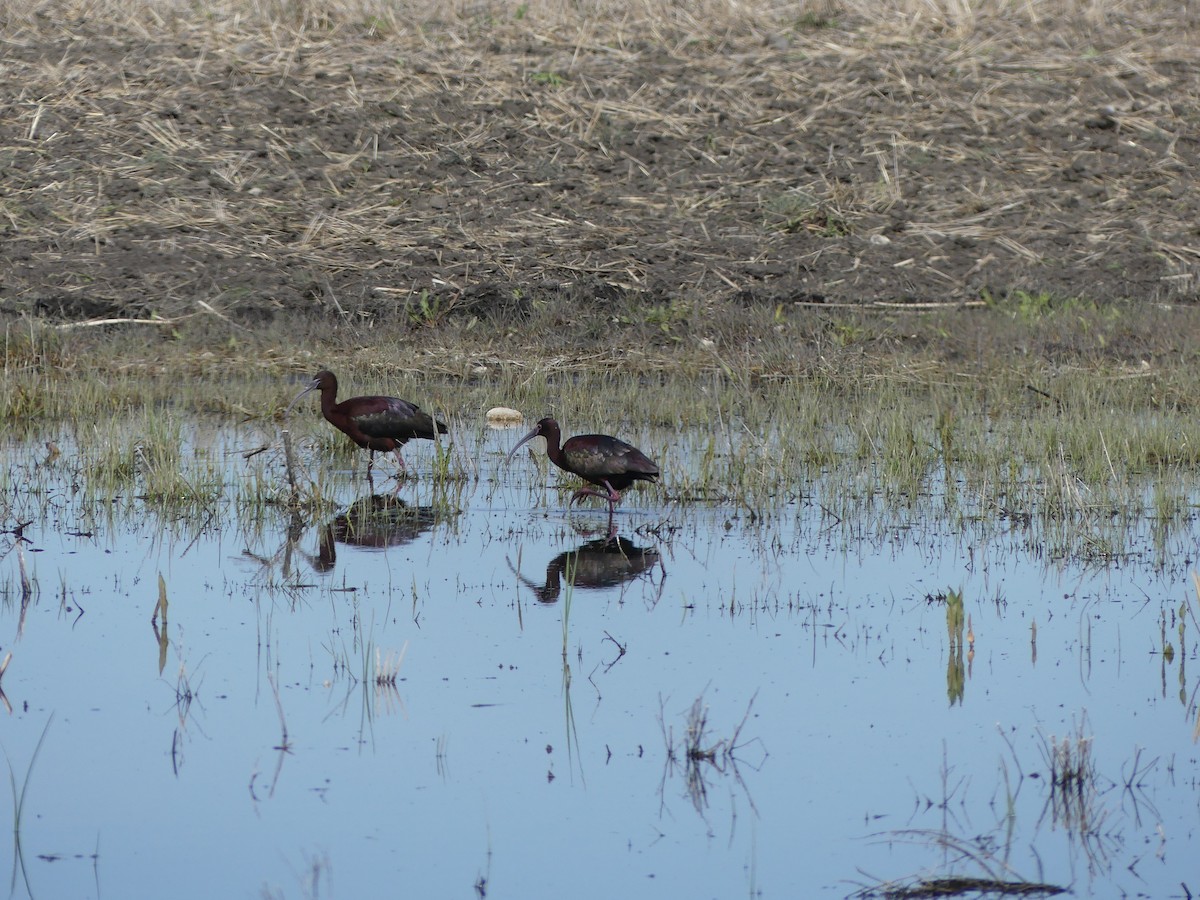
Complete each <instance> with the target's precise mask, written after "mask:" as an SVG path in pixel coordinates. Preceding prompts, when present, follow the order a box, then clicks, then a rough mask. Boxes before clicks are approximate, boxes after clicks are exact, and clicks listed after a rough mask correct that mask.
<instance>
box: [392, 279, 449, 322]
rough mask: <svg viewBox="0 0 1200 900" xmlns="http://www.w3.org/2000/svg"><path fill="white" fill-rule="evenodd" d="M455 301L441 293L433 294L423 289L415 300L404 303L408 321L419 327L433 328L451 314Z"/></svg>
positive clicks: (410, 299)
mask: <svg viewBox="0 0 1200 900" xmlns="http://www.w3.org/2000/svg"><path fill="white" fill-rule="evenodd" d="M452 307H453V303H452V302H450V301H448V300H446V299H445V298H444V297H443V296H442V295H441V294H431V293H430V292H429V290H428V289H422V290H421V292H420V293H419V294H417V296H416V300H415V301H413V300H412V298H409V301H408V302H406V303H405V305H404V311H405V314H406V315H407V316H408V321H409V322H410V323H412V324H413V325H415V326H416V327H418V328H432V327H434V326H436V325H438V324H439V323H440V322H442V321H443V320H444V319H445V318H446V316H447V315H448V314H449V312H450V310H451V308H452Z"/></svg>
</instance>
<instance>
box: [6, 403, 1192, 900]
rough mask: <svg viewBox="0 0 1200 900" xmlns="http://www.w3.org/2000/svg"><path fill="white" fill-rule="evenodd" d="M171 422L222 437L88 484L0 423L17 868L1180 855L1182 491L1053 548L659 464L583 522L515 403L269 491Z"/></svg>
mask: <svg viewBox="0 0 1200 900" xmlns="http://www.w3.org/2000/svg"><path fill="white" fill-rule="evenodd" d="M185 432H186V433H187V435H188V438H187V439H188V450H187V453H186V454H185V457H186V460H185V463H184V467H185V468H186V467H187V466H189V465H192V464H193V462H194V461H195V460H203V461H204V465H205V466H210V467H212V466H215V467H216V468H218V469H219V470H220V471H221V472H222V473H223V478H224V482H223V483H224V487H223V493H222V496H221V497H220V498H219V499H217V500H215V501H210V502H205V503H203V504H199V505H197V506H196V507H194V508H190V509H189V510H187V511H180V509H179V507H171V506H164V505H162V504H157V505H156V504H153V503H149V502H146V501H143V500H139V499H138V497H137V494H138V490H137V489H136V486H134V487H131V489H130V490H129V491H127V492H124V493H122V494H121V495H120V496H118V497H116V498H115V499H113V500H112V501H111V502H105V501H104V500H101V499H99V498H97V497H96V496H94V494H93V493H92V492H90V491H89V489H88V486H87V485H86V484H83V483H81V479H80V476H79V471H80V467H79V465H78V463H77V462H75V460H76V459H77V458H78V457H79V456H80V455H81V454H85V453H87V452H89V448H88V447H86V446H84V447H83V448H82V449H81V448H80V446H78V443H83V442H78V443H77V442H76V441H74V440H71V439H64V438H62V437H61V436H59V437H58V438H57V439H58V440H59V442H60V447H61V449H62V451H63V452H62V455H61V456H59V457H57V458H56V459H54V460H51V461H49V462H45V461H44V457H45V456H46V451H45V449H44V448H43V446H42V439H39V440H36V441H30V442H28V443H25V444H19V445H12V446H8V447H6V448H5V451H4V453H5V463H4V470H5V472H4V473H3V474H4V498H5V503H6V504H7V506H8V507H9V517H8V521H7V522H6V524H5V526H4V527H5V528H8V529H12V528H14V527H15V526H16V525H17V524H18V523H22V522H26V521H28V522H29V524H27V525H26V526H25V527H24V530H23V532H22V534H23V538H24V540H21V541H18V539H17V537H16V535H14V534H11V533H10V534H5V535H0V552H3V553H4V556H3V566H4V569H3V571H2V572H0V579H2V580H3V583H2V588H3V608H2V610H0V657H2V656H3V655H6V654H7V653H9V652H11V653H12V660H11V663H10V665H9V667H8V669H7V671H6V672H5V673H4V675H3V679H2V681H0V686H2V687H3V691H4V694H5V699H6V702H7V704H9V705H11V712H5V711H3V710H0V743H2V745H3V749H4V751H5V753H6V754H7V759H8V763H9V765H10V766H11V768H12V770H13V772H14V776H15V780H16V783H17V787H18V790H20V789H21V787H22V785H25V786H26V787H25V791H24V795H23V806H22V807H21V813H20V822H19V829H18V833H19V844H18V846H16V847H14V848H13V851H12V852H11V853H8V852H5V853H4V854H3V856H2V857H0V858H4V859H5V862H6V863H7V864H8V865H10V866H11V869H12V874H11V884H12V887H13V893H14V894H15V895H17V896H25V895H30V896H33V897H99V896H102V895H103V896H109V897H114V896H115V897H136V896H149V895H157V894H160V893H162V892H165V891H169V892H170V894H171V895H172V896H175V897H204V898H209V897H213V896H225V897H241V896H247V897H253V896H273V897H274V896H285V897H315V896H325V897H328V896H334V897H339V896H340V897H362V896H368V895H370V894H373V893H377V892H380V891H383V892H385V893H394V892H395V891H396V890H397V889H399V890H401V891H402V892H403V893H405V894H406V895H411V896H427V897H446V896H483V895H486V896H489V897H530V896H578V897H610V896H627V897H657V896H662V897H732V896H748V895H749V896H756V895H762V896H767V897H771V896H774V897H795V896H799V895H808V896H811V895H815V894H822V895H827V896H844V895H848V894H852V893H854V892H855V891H856V890H859V889H860V888H862V887H864V886H870V885H877V884H878V883H880V882H881V881H889V880H896V881H902V882H905V883H910V882H911V881H912V879H914V878H915V877H917V876H921V877H927V878H942V877H950V876H966V877H976V878H978V877H991V878H997V879H1002V880H1018V879H1022V878H1023V879H1027V880H1032V881H1039V882H1047V883H1050V884H1055V885H1059V886H1062V887H1066V888H1070V889H1071V890H1073V891H1074V892H1075V893H1076V894H1079V895H1082V896H1098V897H1109V896H1115V895H1117V894H1119V893H1121V892H1125V893H1128V894H1133V895H1146V896H1154V897H1166V896H1181V895H1182V888H1181V884H1182V883H1186V884H1187V886H1188V887H1189V888H1190V889H1191V891H1192V892H1193V893H1196V892H1197V889H1198V888H1200V880H1198V877H1197V875H1196V868H1195V860H1194V853H1195V851H1194V848H1195V846H1196V844H1197V833H1196V832H1197V829H1198V828H1200V815H1198V810H1200V764H1198V758H1197V744H1196V738H1197V727H1198V720H1197V707H1196V685H1197V680H1196V675H1195V674H1194V673H1195V671H1196V670H1197V669H1200V664H1198V663H1197V660H1196V652H1195V647H1196V642H1195V636H1196V631H1197V623H1196V620H1195V611H1196V609H1197V608H1198V606H1200V604H1198V603H1197V599H1196V588H1195V587H1194V586H1193V584H1192V581H1191V569H1192V563H1191V557H1192V555H1193V550H1194V548H1195V547H1196V546H1197V533H1196V523H1195V522H1194V521H1189V522H1187V523H1184V527H1183V529H1182V530H1181V531H1177V532H1175V533H1173V534H1171V535H1170V536H1169V538H1163V536H1162V535H1159V534H1155V533H1154V532H1153V531H1152V529H1151V528H1150V527H1149V526H1146V527H1139V526H1134V527H1133V528H1131V529H1130V530H1129V532H1128V535H1127V540H1128V547H1127V548H1126V549H1127V550H1128V553H1126V554H1123V555H1121V556H1119V557H1117V558H1105V559H1099V560H1097V559H1092V560H1079V559H1076V558H1064V557H1062V556H1058V555H1056V554H1053V553H1048V552H1047V551H1046V547H1047V546H1050V545H1053V543H1054V542H1053V540H1052V539H1051V537H1048V536H1046V535H1043V534H1039V533H1038V532H1037V526H1036V525H1032V524H1028V523H1021V522H1017V523H1012V522H1004V521H998V519H997V517H996V516H994V515H993V516H988V517H986V520H984V519H983V518H980V519H972V518H971V517H966V518H963V519H962V520H961V521H955V522H951V521H949V520H948V518H947V517H946V516H945V515H942V514H941V513H939V510H940V511H942V512H943V513H944V512H945V510H946V509H947V508H948V506H947V504H946V503H945V502H944V497H943V496H942V491H941V489H939V488H938V487H937V486H936V485H934V486H931V489H930V493H929V495H928V496H926V497H923V498H920V499H919V500H916V501H913V502H911V503H910V504H909V505H907V506H905V507H903V508H882V509H881V507H880V500H879V498H878V497H877V496H876V497H874V498H873V499H867V500H864V501H863V503H862V509H861V511H860V514H859V515H857V516H847V515H845V511H846V509H847V508H851V509H853V507H854V503H853V501H847V499H846V498H844V497H842V498H838V502H837V503H836V504H835V503H833V502H832V501H833V499H834V498H832V497H830V496H827V493H828V492H829V491H831V490H832V487H831V486H830V484H829V483H827V482H825V481H822V480H820V479H818V480H817V481H815V482H813V483H809V484H806V485H803V486H802V487H803V495H802V498H801V499H800V500H799V501H796V502H792V503H788V504H784V505H781V507H780V508H779V509H777V510H770V511H766V512H764V511H761V510H758V511H754V512H751V511H749V510H746V509H739V508H737V507H736V506H734V505H732V504H729V505H725V504H716V503H713V504H693V503H674V502H671V501H670V500H669V499H666V498H667V497H669V494H670V490H669V488H670V477H669V475H670V473H669V472H668V477H667V479H666V488H667V489H666V491H664V492H659V491H656V490H650V491H641V490H640V489H636V488H635V489H633V490H631V491H630V492H629V493H628V494H627V496H626V502H625V503H624V504H623V505H622V506H621V507H620V508H619V509H618V512H617V514H616V516H615V517H614V522H613V525H614V527H615V531H616V538H614V539H612V540H609V539H608V538H609V527H608V519H607V515H606V514H605V512H604V511H603V509H602V507H599V505H598V504H596V505H593V506H589V507H588V508H585V509H582V510H581V509H578V508H576V509H575V510H574V511H571V512H568V511H567V510H566V509H565V506H564V504H565V501H566V498H567V497H568V496H569V493H567V492H560V491H559V490H557V489H556V486H557V485H559V484H560V483H561V484H562V485H564V486H567V487H570V486H573V482H572V481H571V480H570V479H567V478H565V477H562V478H560V476H559V474H558V473H557V472H551V471H548V470H547V469H546V467H545V465H544V459H543V460H541V461H540V462H538V461H534V460H530V459H528V458H525V457H523V456H519V457H518V459H517V460H514V462H513V463H512V465H511V466H509V467H504V465H503V454H504V453H505V452H507V450H508V448H509V447H510V446H512V444H513V443H514V442H515V441H516V439H517V437H518V436H519V433H520V432H511V431H510V432H487V433H485V434H483V435H482V436H481V437H479V439H478V440H479V442H480V445H479V446H476V445H475V440H476V439H475V438H473V437H472V436H470V435H464V436H459V437H458V439H457V440H458V442H459V443H458V445H457V446H456V447H455V453H456V454H460V457H459V458H460V459H462V460H466V461H467V463H468V464H467V465H465V468H467V469H468V470H469V471H470V472H471V477H470V478H468V479H466V480H463V481H458V482H455V483H453V484H452V485H450V486H449V487H446V486H445V485H442V486H440V487H439V486H437V485H436V484H435V479H433V477H432V475H431V465H432V463H431V458H432V448H431V446H430V445H429V444H421V442H414V443H412V444H410V445H409V446H408V448H406V454H405V455H406V457H407V458H408V460H409V464H410V468H411V470H412V471H413V472H414V473H415V475H416V478H415V479H411V480H409V481H406V482H404V483H403V484H401V485H400V486H399V489H398V490H396V491H393V486H394V483H392V482H388V481H387V480H386V478H384V477H382V476H384V475H387V474H390V473H391V472H392V470H393V469H392V464H391V460H390V459H381V460H380V463H379V465H378V467H377V468H378V470H379V471H378V473H377V475H376V477H375V479H374V482H373V484H368V482H367V480H366V478H365V477H364V473H363V467H364V459H365V457H361V456H360V457H359V458H357V459H356V460H355V459H354V458H353V457H349V456H344V455H340V456H331V455H330V454H328V453H327V452H314V451H313V450H312V449H311V448H302V459H303V461H304V465H305V468H306V469H307V470H308V472H309V473H311V474H315V473H318V472H321V473H323V477H324V478H325V479H326V481H325V482H324V484H323V490H324V491H326V492H327V493H330V494H333V495H335V496H336V508H331V509H328V510H323V511H321V512H317V513H308V512H305V513H303V514H293V513H290V512H289V511H288V510H286V509H284V508H282V507H280V506H269V507H261V506H254V505H252V504H247V503H245V502H243V501H239V500H238V499H237V498H238V497H244V496H245V494H246V493H247V492H250V493H252V491H253V487H252V486H253V485H259V484H263V483H268V484H283V483H284V480H285V474H284V466H283V459H282V454H281V453H278V452H276V451H274V450H272V451H269V452H267V453H262V454H259V455H258V456H255V457H252V458H250V459H245V458H244V457H243V452H245V451H247V450H250V449H253V448H255V447H256V446H258V445H259V444H261V443H262V441H263V437H264V436H263V434H262V433H261V431H259V430H257V429H253V428H247V429H246V430H240V429H239V428H237V427H222V428H220V429H217V430H209V429H200V428H192V427H191V426H189V427H187V428H186V429H185ZM646 438H647V440H646V443H645V444H643V446H660V445H662V444H663V443H665V442H667V441H668V440H670V437H669V436H665V435H658V436H653V435H650V436H646ZM637 442H638V443H642V441H641V439H639V440H638V441H637ZM686 443H687V442H686V441H685V442H681V444H680V446H685V445H686ZM349 461H352V462H353V463H354V464H355V465H356V466H357V471H355V470H353V469H348V468H345V467H346V466H348V465H350V462H349ZM674 464H675V465H681V464H682V465H686V464H687V459H686V454H685V453H682V452H680V454H679V455H678V456H677V458H676V459H675V460H674ZM339 467H341V468H339ZM246 485H251V487H250V488H247V487H246ZM835 506H836V508H837V509H838V510H839V515H838V516H834V515H833V514H832V513H831V512H830V510H831V509H833V508H834V507H835ZM22 558H23V560H24V567H25V570H26V572H27V576H28V578H29V579H30V581H31V585H32V588H33V592H32V595H31V596H30V597H29V598H28V600H27V602H23V591H22V586H21V560H22ZM160 576H161V584H162V589H163V590H164V591H165V594H166V597H167V600H168V602H167V614H166V621H165V623H164V622H163V621H162V618H161V616H160V617H159V619H158V620H156V621H152V620H151V616H152V614H153V613H154V611H155V608H156V605H157V604H158V601H159V596H160ZM572 578H573V582H574V583H573V584H572V583H571V582H572ZM958 589H961V591H962V597H963V615H964V618H965V619H966V620H967V621H966V625H967V627H965V628H961V629H960V628H959V627H957V626H956V627H951V628H948V604H947V602H946V596H947V593H948V592H949V591H951V590H958ZM1181 605H1182V606H1184V607H1186V608H1185V609H1184V610H1183V620H1182V622H1183V632H1182V634H1181V633H1180V622H1181V619H1180V608H1181ZM1035 625H1036V628H1035ZM1164 634H1165V636H1166V639H1167V640H1169V641H1170V642H1171V643H1172V645H1173V650H1174V654H1173V656H1172V657H1171V658H1170V659H1169V660H1168V659H1167V658H1166V656H1165V655H1164V654H1163V653H1162V652H1161V650H1162V648H1163V638H1164ZM971 637H973V639H974V640H973V643H972V642H971V641H970V638H971ZM955 639H957V640H961V645H957V646H956V640H955ZM564 644H565V655H564ZM1189 670H1190V671H1189ZM377 673H382V675H383V676H384V678H383V683H380V682H379V681H378V680H377V677H376V676H377ZM390 674H394V675H395V676H396V677H395V682H394V684H392V683H389V682H388V678H387V676H388V675H390ZM693 710H694V711H695V712H697V713H699V714H700V715H701V716H702V717H703V718H702V723H703V725H702V727H701V728H700V729H699V730H698V731H697V730H696V727H697V724H698V723H699V722H700V721H701V720H700V719H699V718H696V717H693V716H691V715H690V714H691V713H692V712H693ZM689 724H691V725H692V727H693V738H692V739H691V746H693V747H694V748H695V749H697V750H699V751H702V752H701V753H698V754H694V755H693V757H692V758H689V754H688V747H689V733H688V729H689ZM43 734H44V737H43ZM39 740H41V741H42V743H41V746H40V749H37V748H38V742H39ZM1064 741H1065V742H1066V744H1065V747H1066V748H1067V754H1068V755H1067V758H1066V761H1067V762H1068V764H1071V765H1079V764H1083V773H1084V777H1083V778H1082V779H1081V780H1080V781H1078V782H1071V783H1069V784H1068V785H1067V789H1065V790H1064V789H1061V788H1055V787H1054V786H1053V785H1052V777H1051V776H1052V767H1051V759H1052V758H1053V757H1054V750H1053V748H1054V747H1060V748H1061V747H1062V746H1064V744H1063V742H1064ZM5 808H9V807H7V806H6V807H5ZM10 813H11V811H10Z"/></svg>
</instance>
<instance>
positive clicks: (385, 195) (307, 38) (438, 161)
mask: <svg viewBox="0 0 1200 900" xmlns="http://www.w3.org/2000/svg"><path fill="white" fill-rule="evenodd" d="M505 9H506V10H507V11H506V12H504V13H503V18H502V19H497V17H496V16H488V15H484V14H482V13H479V14H476V15H474V16H465V15H461V16H458V17H456V18H454V20H453V21H450V22H438V21H431V22H427V23H424V24H423V26H422V27H420V28H416V27H402V26H399V25H397V24H396V23H395V21H394V20H391V21H383V20H377V19H368V20H364V21H359V22H355V21H353V20H347V21H340V22H328V21H315V20H297V21H283V22H282V23H281V21H279V20H267V21H250V19H249V17H248V18H247V19H246V20H245V21H243V20H238V19H236V18H235V17H233V16H230V15H215V14H214V15H213V16H210V17H208V18H205V17H203V16H201V15H199V14H189V13H184V12H179V11H176V13H175V14H173V15H166V16H160V17H158V18H157V19H156V18H154V17H153V16H152V15H151V14H149V13H145V14H143V15H141V17H139V18H137V19H136V20H131V21H116V20H113V21H108V20H105V19H104V18H103V17H100V18H98V19H97V18H96V17H94V16H88V17H82V16H80V17H73V16H72V15H70V14H68V13H63V14H62V15H61V16H59V15H51V14H50V13H48V12H46V9H45V8H43V9H42V11H41V12H40V13H39V14H37V15H29V16H18V15H16V14H14V13H12V12H11V11H10V12H9V13H8V14H7V16H6V18H5V19H3V20H0V37H2V38H3V44H2V46H0V83H2V84H4V85H5V88H4V89H3V95H2V96H0V184H2V185H3V193H2V196H0V229H2V230H3V232H4V238H3V242H2V244H0V315H2V316H4V317H6V318H7V319H8V320H9V321H10V322H11V321H13V320H15V319H16V318H18V317H22V316H32V317H39V318H43V319H47V320H49V321H50V322H53V323H63V322H76V323H82V322H91V321H95V320H100V319H108V318H150V317H158V318H160V319H163V320H167V321H170V322H173V323H176V324H177V325H179V326H181V327H182V326H183V325H184V324H185V323H188V322H195V321H201V320H203V321H205V322H207V323H210V324H211V323H213V322H217V321H219V322H224V323H230V324H231V325H233V326H241V327H247V328H252V329H253V328H260V327H262V326H264V325H268V324H270V323H275V324H276V325H278V324H285V325H286V323H287V322H289V321H293V315H294V314H296V313H303V314H305V321H309V322H313V321H316V322H321V321H339V322H346V321H350V322H357V323H363V324H364V325H376V326H392V325H397V326H400V327H412V326H414V325H431V324H432V325H436V324H438V323H439V322H442V321H450V320H461V319H463V318H464V317H475V318H480V317H482V318H491V319H501V320H504V321H508V322H517V323H519V322H521V321H522V320H523V319H526V318H528V316H529V315H530V313H531V309H532V308H533V306H535V305H536V304H537V303H539V302H540V301H543V300H553V299H554V298H558V299H562V298H567V299H570V300H572V301H579V302H580V304H581V305H579V306H577V307H576V308H577V309H580V310H592V309H597V308H598V309H601V310H603V309H606V308H609V307H610V306H613V307H614V308H615V307H616V306H620V305H621V304H625V305H626V308H628V301H629V300H630V299H631V298H632V299H633V300H635V301H636V304H637V305H636V306H634V307H633V308H634V309H637V308H640V309H643V310H644V311H645V312H644V315H645V318H646V322H644V323H642V324H646V323H649V324H650V325H652V326H654V327H655V328H662V329H663V330H669V329H670V327H671V324H672V321H674V320H679V321H684V320H688V319H690V318H692V317H694V316H696V315H697V314H699V315H701V316H703V315H705V314H708V313H711V312H713V311H714V310H717V309H720V308H734V307H745V306H747V305H749V306H755V307H757V306H760V305H761V306H766V307H769V308H772V309H774V310H775V311H776V312H775V315H776V316H777V317H780V318H786V317H787V316H788V315H790V314H792V312H793V311H795V310H800V309H802V308H807V305H810V304H817V305H825V306H830V307H832V306H833V305H836V304H851V305H864V304H880V303H896V304H918V303H937V304H947V303H948V304H962V303H966V302H972V301H979V300H981V299H985V300H986V299H991V300H996V299H999V298H1005V297H1013V296H1024V295H1020V294H1018V293H1017V292H1026V294H1027V295H1028V297H1026V300H1027V301H1028V302H1046V303H1054V302H1062V301H1064V300H1067V299H1068V298H1079V299H1081V300H1082V301H1085V302H1087V303H1094V304H1099V305H1104V304H1109V303H1117V302H1122V301H1135V302H1150V301H1155V302H1162V301H1169V302H1171V303H1174V304H1190V303H1192V302H1193V301H1194V300H1195V299H1196V298H1197V284H1196V276H1197V272H1198V271H1200V268H1198V265H1197V263H1198V259H1200V191H1198V190H1197V187H1196V185H1197V176H1198V173H1200V65H1198V63H1200V52H1198V51H1197V48H1200V33H1198V31H1197V29H1196V27H1195V22H1193V21H1192V20H1191V19H1183V20H1181V19H1179V18H1173V19H1167V18H1166V14H1165V9H1166V7H1162V8H1161V9H1156V8H1154V6H1153V4H1151V5H1150V7H1149V8H1148V9H1146V10H1143V11H1142V13H1140V14H1139V15H1138V16H1136V17H1135V16H1133V14H1132V13H1130V14H1129V15H1128V16H1127V17H1125V18H1120V17H1118V16H1116V15H1111V16H1108V17H1106V18H1104V20H1103V21H1100V22H1096V21H1086V20H1085V19H1084V18H1083V17H1082V16H1076V15H1072V16H1069V17H1067V18H1064V19H1063V20H1060V21H1054V20H1049V21H1042V22H1038V23H1037V24H1036V25H1032V24H1031V23H1030V22H1029V21H1020V22H1018V21H1012V22H1010V21H1008V20H1007V19H1005V18H1002V17H996V18H993V19H991V20H987V21H981V22H974V23H971V25H970V27H961V26H957V27H956V26H954V23H949V24H948V23H946V22H940V21H939V22H935V23H932V24H928V25H924V26H921V27H915V28H914V27H912V26H911V25H909V26H906V27H904V28H900V27H899V26H897V25H896V24H895V23H890V24H889V23H881V22H869V21H866V20H863V19H861V18H860V19H857V20H856V19H855V18H854V17H853V16H852V15H849V14H845V15H842V16H834V17H832V18H823V17H822V16H818V15H814V14H805V15H804V16H802V17H800V18H797V17H796V16H792V17H791V18H783V19H779V18H777V19H775V20H772V21H771V22H770V23H769V26H768V25H764V24H763V23H762V22H761V21H756V22H752V23H749V24H747V25H746V26H745V27H743V28H738V27H733V26H730V25H729V23H724V25H722V27H714V28H713V29H712V30H711V31H710V32H709V33H701V34H699V35H698V36H697V35H696V34H695V33H686V32H684V31H681V30H674V31H672V30H671V29H669V28H667V27H665V26H664V27H662V28H660V29H659V30H657V31H655V30H653V29H651V28H647V29H645V30H644V31H639V30H638V29H637V28H636V27H630V26H627V25H626V26H622V27H618V26H617V25H614V24H611V23H610V24H608V25H606V24H605V23H603V22H591V23H590V24H588V25H587V27H583V26H578V25H577V27H576V28H574V29H573V30H572V29H567V28H565V27H564V26H563V25H562V23H561V22H559V21H557V20H556V21H555V22H551V23H541V22H539V21H538V20H537V19H536V17H534V16H532V15H530V16H524V17H521V16H517V17H514V13H513V12H512V11H511V9H508V8H507V7H506V8H505ZM1171 9H1172V10H1174V9H1175V7H1171ZM134 22H136V27H134ZM736 24H737V23H734V26H736ZM635 25H636V23H635ZM1039 298H1040V299H1039ZM568 308H569V307H568ZM617 318H619V316H618V317H617Z"/></svg>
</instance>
